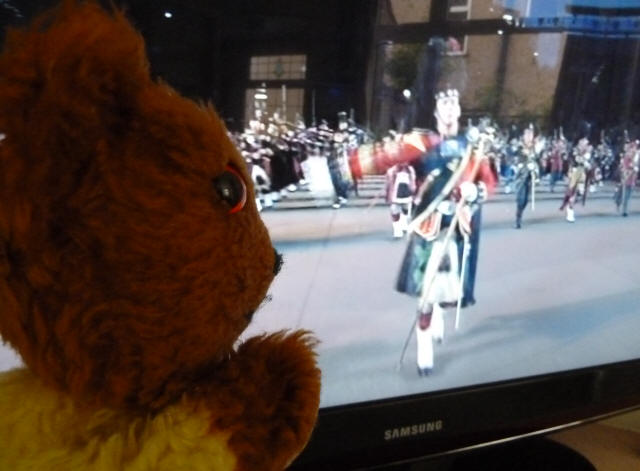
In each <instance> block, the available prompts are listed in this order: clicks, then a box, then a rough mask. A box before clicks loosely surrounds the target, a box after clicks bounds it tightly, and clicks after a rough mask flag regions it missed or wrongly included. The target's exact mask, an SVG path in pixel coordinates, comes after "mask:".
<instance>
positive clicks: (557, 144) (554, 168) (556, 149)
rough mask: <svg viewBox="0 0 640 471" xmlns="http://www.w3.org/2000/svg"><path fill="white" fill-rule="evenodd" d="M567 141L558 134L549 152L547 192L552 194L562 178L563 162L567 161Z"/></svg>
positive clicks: (560, 133)
mask: <svg viewBox="0 0 640 471" xmlns="http://www.w3.org/2000/svg"><path fill="white" fill-rule="evenodd" d="M568 147H569V146H568V143H567V139H566V138H565V137H564V135H563V134H562V128H560V132H559V133H558V134H557V135H556V136H555V137H554V139H553V142H552V143H551V150H550V152H549V190H550V191H551V193H553V192H554V190H555V186H556V183H558V182H560V181H562V179H563V178H564V162H565V160H566V159H567V152H568Z"/></svg>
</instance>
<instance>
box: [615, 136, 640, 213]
mask: <svg viewBox="0 0 640 471" xmlns="http://www.w3.org/2000/svg"><path fill="white" fill-rule="evenodd" d="M639 166H640V141H637V140H636V141H630V142H628V143H627V144H625V146H624V152H623V154H622V159H620V183H619V184H618V187H617V189H616V192H615V194H614V200H615V202H616V208H617V209H618V212H620V211H622V216H623V217H627V216H628V212H627V211H628V208H629V199H630V198H631V192H632V191H633V188H634V187H635V186H636V181H637V179H638V167H639Z"/></svg>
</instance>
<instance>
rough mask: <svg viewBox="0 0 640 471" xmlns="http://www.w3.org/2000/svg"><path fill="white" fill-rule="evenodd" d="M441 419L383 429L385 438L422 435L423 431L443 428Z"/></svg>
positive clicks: (436, 430)
mask: <svg viewBox="0 0 640 471" xmlns="http://www.w3.org/2000/svg"><path fill="white" fill-rule="evenodd" d="M443 426H444V425H443V423H442V420H433V421H431V422H424V423H421V424H415V425H407V426H406V427H398V428H392V429H389V430H385V431H384V439H385V440H395V439H397V438H406V437H413V436H415V435H424V434H425V433H430V432H438V431H440V430H442V428H443Z"/></svg>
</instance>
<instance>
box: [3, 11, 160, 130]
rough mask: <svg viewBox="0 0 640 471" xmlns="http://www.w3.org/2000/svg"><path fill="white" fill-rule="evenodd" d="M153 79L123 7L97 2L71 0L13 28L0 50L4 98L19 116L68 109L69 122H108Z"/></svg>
mask: <svg viewBox="0 0 640 471" xmlns="http://www.w3.org/2000/svg"><path fill="white" fill-rule="evenodd" d="M150 82H151V78H150V75H149V67H148V62H147V60H146V55H145V50H144V42H143V40H142V37H141V36H140V35H139V34H138V33H137V32H136V31H135V30H134V29H133V28H132V26H131V25H130V24H129V22H128V21H127V20H126V18H125V17H124V13H122V12H120V11H113V12H107V11H105V10H103V9H102V8H101V7H100V6H99V5H97V4H96V3H94V2H92V1H90V2H80V1H78V0H66V1H64V2H63V3H62V4H61V5H60V6H59V7H58V8H56V9H54V10H52V11H50V12H48V13H45V14H44V15H43V16H41V17H40V18H38V19H37V20H35V21H34V23H33V24H32V25H31V27H30V28H29V29H27V30H24V31H23V30H14V31H10V32H9V33H8V34H7V39H6V45H5V50H4V52H3V53H2V55H1V56H0V84H1V85H2V86H1V87H0V104H1V105H3V108H4V109H3V113H6V114H8V115H9V116H10V117H11V116H13V117H15V118H16V119H21V118H22V117H24V116H25V115H28V116H30V117H33V116H34V115H36V114H37V113H42V114H43V116H42V118H43V122H45V121H46V122H51V121H50V120H51V117H52V116H63V115H64V116H65V119H70V120H71V122H69V123H67V124H68V125H69V127H71V128H73V127H74V126H79V129H84V128H86V127H87V126H90V125H91V124H99V123H105V118H107V121H106V123H105V124H106V125H109V124H110V123H109V119H108V118H109V117H110V116H111V117H114V118H116V117H117V118H121V117H122V116H123V115H126V114H127V113H126V111H127V109H130V108H131V107H133V106H135V101H136V96H137V95H138V93H139V91H140V90H141V89H142V88H143V87H145V86H146V85H147V84H149V83H150ZM9 119H11V118H9ZM10 122H11V121H10V120H9V123H10ZM16 124H23V125H25V124H33V123H32V122H31V123H16ZM6 127H7V129H6V130H5V129H0V130H2V131H3V132H6V133H7V135H8V136H11V126H9V125H8V126H6ZM21 128H22V129H20V131H22V130H23V129H24V127H23V126H21Z"/></svg>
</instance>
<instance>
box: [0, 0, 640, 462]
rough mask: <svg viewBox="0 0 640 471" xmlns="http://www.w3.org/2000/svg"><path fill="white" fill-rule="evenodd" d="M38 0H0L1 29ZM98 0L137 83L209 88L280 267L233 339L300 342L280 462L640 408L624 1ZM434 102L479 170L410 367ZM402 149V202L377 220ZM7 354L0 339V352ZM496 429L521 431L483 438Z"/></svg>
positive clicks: (7, 358) (413, 448)
mask: <svg viewBox="0 0 640 471" xmlns="http://www.w3.org/2000/svg"><path fill="white" fill-rule="evenodd" d="M55 3H56V2H54V1H48V0H32V1H23V0H0V22H1V25H2V30H1V31H0V32H1V33H2V34H1V35H0V38H1V37H3V33H4V30H5V29H6V27H7V26H12V25H17V26H19V25H21V24H24V23H26V22H27V21H28V20H29V19H30V18H32V17H33V16H34V15H36V14H37V13H38V12H40V11H42V10H43V9H44V8H47V7H49V6H51V5H53V4H55ZM104 3H105V4H106V3H108V2H104ZM114 3H115V4H116V5H118V6H121V7H123V8H124V9H125V11H126V12H127V15H128V16H129V17H130V18H131V19H132V21H133V23H134V24H135V25H136V27H137V28H139V30H140V31H141V33H142V35H143V36H144V38H145V41H146V44H147V51H148V54H149V58H150V63H151V70H152V73H153V74H154V76H156V77H158V78H161V79H162V80H164V81H166V82H168V83H169V84H170V85H172V86H174V87H175V88H176V89H177V90H179V91H180V92H181V93H183V94H185V95H186V96H189V97H191V98H194V99H197V100H205V101H211V102H212V103H213V104H214V105H215V107H216V109H217V110H218V112H219V113H220V115H221V116H222V117H223V118H224V119H225V122H226V123H227V126H228V129H229V132H230V135H231V136H232V137H233V138H234V139H235V140H236V142H237V144H238V147H239V149H240V151H241V152H242V153H243V155H245V157H246V161H247V165H248V166H249V167H250V168H251V171H252V176H253V177H254V186H255V188H256V197H257V201H258V203H259V206H260V208H261V210H262V217H263V220H264V222H265V224H266V225H267V227H268V229H269V231H270V234H271V237H272V239H273V242H274V245H275V247H276V248H277V250H278V251H279V252H281V253H282V254H283V256H284V261H285V263H284V267H283V269H282V271H281V273H280V274H279V275H278V277H277V278H276V280H275V282H274V284H273V285H272V288H271V300H270V302H268V303H265V305H264V306H263V307H262V308H261V309H260V310H259V311H258V312H257V313H256V315H255V317H254V321H253V323H252V325H251V326H250V327H249V329H248V331H247V332H246V333H245V336H251V335H255V334H257V333H261V332H264V331H269V332H271V331H275V330H280V329H291V328H302V329H308V330H310V331H312V332H313V333H314V335H315V336H316V337H317V338H318V339H319V341H320V343H319V346H318V349H317V350H318V362H319V365H320V368H321V370H322V373H323V386H322V396H321V408H320V412H319V417H318V421H317V425H316V428H315V430H314V432H313V434H312V437H311V440H310V442H309V444H308V446H307V447H306V449H305V450H304V451H303V452H302V454H301V455H300V456H299V457H298V459H297V460H296V461H295V462H294V463H293V464H292V465H291V468H292V469H304V470H313V469H331V470H337V469H363V468H381V469H383V468H384V467H389V468H391V467H394V466H396V467H398V468H397V469H400V468H399V467H400V466H403V465H405V466H407V467H408V466H410V463H414V464H415V463H418V462H420V461H422V462H423V463H429V462H432V463H433V462H435V461H433V460H435V459H437V458H438V457H441V458H442V457H444V458H446V459H447V460H453V459H454V458H453V457H458V456H460V457H463V456H472V457H475V456H476V455H468V453H472V452H471V451H470V450H474V449H477V448H482V447H489V448H488V449H498V450H500V453H504V454H508V453H509V450H511V451H512V453H511V454H510V455H509V456H512V457H514V458H513V459H514V460H515V459H517V458H516V457H515V456H516V455H519V456H520V457H521V458H522V456H523V453H524V452H523V450H524V449H526V448H529V449H533V448H532V447H533V444H532V442H529V441H527V442H523V441H522V440H516V439H526V437H532V436H541V435H545V434H548V433H549V432H551V431H555V430H560V429H562V428H566V427H571V426H574V425H577V424H580V423H584V422H587V421H593V420H596V419H599V418H603V417H607V416H610V415H613V414H616V413H620V412H623V411H629V410H632V409H634V408H637V407H638V406H640V342H638V341H637V340H638V339H637V334H636V333H637V332H638V331H640V288H639V286H640V285H639V284H638V282H637V280H638V279H640V269H639V268H638V267H640V248H639V245H638V243H637V234H638V233H639V230H640V201H638V194H640V193H639V191H638V189H637V185H636V182H635V175H636V174H637V172H638V155H640V145H639V144H638V142H637V140H638V139H640V1H623V0H614V1H604V0H554V1H550V0H475V1H471V0H448V1H431V0H416V1H413V2H406V1H401V0H378V1H374V0H352V1H348V2H345V1H343V0H325V1H323V2H311V1H299V0H277V1H262V0H260V1H258V0H251V1H249V0H234V1H216V2H204V1H198V0H180V1H178V0H158V1H153V2H151V1H145V0H118V1H115V2H114ZM454 95H455V99H456V101H457V104H458V105H459V107H460V113H461V114H460V116H459V117H457V121H458V124H457V125H458V126H459V130H458V133H457V134H456V135H458V136H462V137H463V138H464V140H463V141H459V142H462V144H461V149H460V153H459V154H458V162H459V163H460V162H463V159H464V158H465V156H467V153H470V154H469V155H471V154H473V155H474V156H475V157H476V158H477V159H480V158H482V159H483V161H484V163H485V164H486V165H487V168H488V169H489V171H490V175H492V176H493V179H491V178H490V177H488V179H489V180H491V182H490V184H489V185H484V188H481V189H480V188H476V190H474V191H478V192H479V193H482V195H480V194H479V193H478V194H476V197H475V199H473V200H472V199H470V200H469V202H470V204H469V205H468V206H472V208H471V209H472V210H473V211H474V212H473V213H472V215H471V216H470V218H471V219H472V218H473V215H475V214H481V215H482V219H481V220H480V221H478V219H475V220H473V222H469V225H470V226H471V230H470V233H472V234H475V235H476V236H479V238H477V239H471V240H472V241H473V242H468V243H469V244H471V245H472V246H474V247H475V249H476V250H477V253H476V255H477V259H476V262H477V264H476V265H474V266H475V269H476V270H475V277H474V278H473V282H474V283H475V286H474V287H473V288H474V289H473V293H472V294H473V297H472V298H469V299H467V301H469V302H467V303H465V304H467V305H466V306H465V307H462V306H461V305H460V308H459V307H458V304H462V303H458V302H457V299H460V300H462V296H461V295H458V298H457V299H456V302H454V303H453V305H451V303H449V304H446V303H442V304H445V305H441V303H440V302H439V301H438V300H436V301H434V302H432V303H427V304H430V305H429V307H430V309H433V306H434V305H435V306H438V307H441V308H442V309H441V310H440V311H441V313H442V318H441V319H442V326H441V329H442V332H443V335H441V336H440V337H442V338H440V337H438V336H434V335H431V337H430V339H429V342H430V343H429V345H430V346H431V347H430V348H431V352H432V360H433V361H432V362H431V364H430V365H429V366H428V367H424V363H422V364H421V363H420V360H419V358H420V354H419V353H418V336H419V334H418V331H420V332H423V331H426V330H427V329H429V328H434V324H433V322H434V320H433V319H434V317H433V312H431V314H430V316H431V317H429V321H430V322H431V324H430V325H429V326H428V327H425V328H424V329H423V328H422V327H424V325H421V324H420V322H421V320H424V318H425V317H424V315H425V313H424V312H422V311H423V308H424V307H425V304H423V303H422V301H423V300H422V299H421V298H420V297H416V296H407V295H406V294H404V293H400V292H398V290H397V289H396V286H397V281H398V276H399V273H400V268H401V265H402V262H403V258H404V257H405V254H406V253H407V250H408V247H410V246H411V245H410V244H411V240H412V237H413V236H414V234H417V233H418V232H417V228H418V227H417V226H416V225H411V223H412V221H414V220H415V219H414V218H415V217H416V216H418V215H419V214H421V211H426V210H427V209H428V206H427V207H425V205H423V206H422V207H420V198H419V196H420V195H418V190H419V189H420V188H421V187H422V184H424V182H425V181H426V180H427V179H428V178H429V175H432V174H431V172H432V170H433V169H432V168H431V167H430V166H429V165H430V164H431V163H432V162H433V158H432V153H433V152H434V149H435V150H437V149H439V146H440V145H441V144H442V143H443V142H445V139H444V137H447V136H446V133H442V132H440V131H441V130H440V129H438V125H439V123H440V121H438V119H437V116H436V114H437V111H438V106H439V105H438V103H439V101H438V100H439V98H441V97H443V96H445V97H447V96H448V97H451V96H454ZM527 130H531V132H532V139H533V141H531V142H530V143H527V142H526V138H525V137H524V136H525V134H526V133H527ZM0 131H1V130H0ZM478 136H480V137H478ZM585 140H586V141H585ZM529 144H531V145H530V146H529V147H527V146H528V145H529ZM556 146H559V147H556ZM525 148H528V149H532V151H531V152H530V153H529V154H527V152H526V151H525ZM427 162H429V164H427ZM400 164H402V166H403V168H405V169H407V168H411V169H412V171H409V175H410V177H408V178H409V180H405V187H406V188H410V193H411V194H410V196H409V197H408V201H409V202H410V204H411V205H412V207H411V208H409V209H402V208H400V210H399V211H400V212H399V213H398V208H391V202H390V201H388V200H387V195H388V194H389V191H390V188H391V189H397V187H393V186H392V185H391V184H390V183H389V182H390V181H392V178H391V174H389V173H388V172H389V170H390V169H393V168H395V166H396V165H400ZM412 172H413V174H412ZM411 175H413V176H411ZM522 175H525V180H522V178H521V177H522ZM474 176H475V175H474ZM411 178H415V184H414V185H412V184H411V182H412V180H411ZM394 181H395V180H394ZM476 181H477V179H473V180H472V183H474V182H476ZM523 182H524V183H523ZM454 183H456V186H455V188H458V186H459V185H457V182H454ZM445 186H446V184H445ZM476 186H478V187H479V185H476ZM524 190H526V192H527V197H526V200H527V201H526V204H525V205H524V206H522V198H523V196H522V195H523V191H524ZM443 191H444V190H442V191H441V192H440V193H442V192H443ZM440 193H437V194H436V195H435V197H437V196H438V195H439V194H440ZM446 193H447V194H446V195H444V196H445V197H447V198H448V197H449V196H450V195H451V194H454V193H455V189H454V190H452V191H450V192H449V191H448V192H446ZM405 196H406V195H405ZM457 198H458V199H456V200H455V203H456V206H455V207H456V208H457V207H458V206H457V203H458V202H460V201H464V200H465V198H466V197H464V196H462V192H460V193H459V194H458V196H457ZM565 198H568V201H565ZM518 201H520V207H521V209H520V210H519V209H518V207H519V206H518ZM563 206H564V207H563ZM560 208H562V209H560ZM569 209H571V212H569ZM394 211H395V212H394ZM431 214H434V213H433V212H432V213H431ZM443 214H444V213H443ZM455 214H457V213H455ZM445 216H448V217H449V224H451V220H452V219H451V217H452V215H451V213H449V214H448V215H445ZM398 217H399V219H398ZM403 218H404V220H403ZM461 218H462V216H461ZM445 219H446V217H445ZM471 219H470V220H469V221H471ZM401 220H403V224H405V226H404V227H403V228H401V229H400V230H399V232H398V231H397V230H396V229H397V227H395V224H394V223H397V222H398V221H401ZM442 224H443V225H442V226H441V229H442V230H445V229H446V227H450V226H447V225H446V224H447V223H446V221H445V222H443V223H442ZM456 234H457V233H456ZM454 237H458V238H457V239H455V240H456V249H458V248H459V244H457V242H460V240H461V239H460V236H454ZM423 238H424V237H423ZM464 240H466V239H465V238H464V237H462V241H463V242H464ZM448 242H451V239H449V241H448ZM459 255H460V257H458V260H457V262H458V263H457V265H456V266H457V267H458V268H457V270H456V269H454V268H452V267H451V266H450V267H449V271H448V273H450V274H451V275H452V276H453V277H454V279H455V280H454V283H457V284H455V286H456V288H455V289H456V290H458V289H459V294H460V293H463V291H464V287H465V286H466V287H467V289H468V284H467V285H464V286H463V284H464V280H466V279H467V278H468V277H469V274H468V272H465V273H463V271H462V267H468V266H469V265H468V264H469V262H468V260H469V259H468V258H464V257H465V253H464V247H462V252H460V254H459ZM451 256H452V257H453V258H455V255H454V254H452V255H451ZM467 257H468V254H467ZM450 262H451V260H450ZM437 273H440V268H438V271H437ZM434 276H436V275H434ZM425 286H426V285H425ZM421 303H422V304H421ZM420 342H424V338H422V340H420ZM421 345H425V344H424V343H422V344H421ZM19 362H20V360H19V359H18V358H17V357H16V356H15V355H14V354H13V353H12V352H11V351H10V350H8V349H6V348H5V349H4V350H2V353H1V355H0V368H2V369H7V368H10V367H13V366H15V365H17V364H19ZM508 442H513V443H514V444H522V443H526V447H524V448H523V447H521V448H517V447H516V445H512V446H511V447H507V448H496V447H498V446H499V445H498V444H501V443H508ZM513 450H516V452H515V453H513ZM546 450H547V451H549V453H552V449H551V448H547V449H546ZM444 458H442V459H444ZM472 459H476V458H472ZM477 459H478V460H479V459H480V458H477ZM450 462H451V463H453V461H450ZM478 462H479V461H477V462H476V464H477V463H478ZM520 465H521V466H519V469H525V468H524V466H525V465H524V464H523V463H520ZM425 466H426V464H425ZM394 469H396V468H394ZM412 469H413V468H412ZM439 469H446V468H439ZM585 469H586V468H585Z"/></svg>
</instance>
